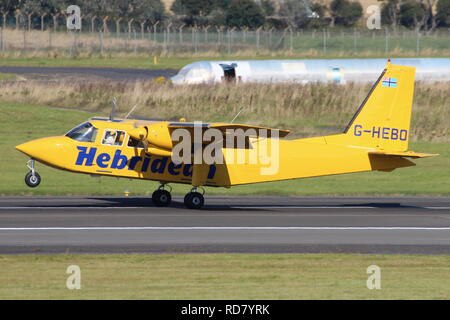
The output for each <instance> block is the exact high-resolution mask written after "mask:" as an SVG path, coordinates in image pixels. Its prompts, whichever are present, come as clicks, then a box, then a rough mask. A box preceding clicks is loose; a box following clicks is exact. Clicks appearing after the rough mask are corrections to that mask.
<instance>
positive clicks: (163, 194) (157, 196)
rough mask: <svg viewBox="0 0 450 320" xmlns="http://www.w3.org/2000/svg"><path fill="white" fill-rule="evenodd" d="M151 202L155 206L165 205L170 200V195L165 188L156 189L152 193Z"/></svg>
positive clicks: (168, 203)
mask: <svg viewBox="0 0 450 320" xmlns="http://www.w3.org/2000/svg"><path fill="white" fill-rule="evenodd" d="M152 201H153V204H154V205H155V206H157V207H167V206H168V205H170V202H171V201H172V196H171V195H170V192H169V191H167V190H162V189H158V190H156V191H155V192H153V194H152Z"/></svg>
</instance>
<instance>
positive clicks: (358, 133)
mask: <svg viewBox="0 0 450 320" xmlns="http://www.w3.org/2000/svg"><path fill="white" fill-rule="evenodd" d="M361 128H362V125H359V124H357V125H355V130H354V132H353V134H354V135H355V136H360V135H361V134H362V133H361Z"/></svg>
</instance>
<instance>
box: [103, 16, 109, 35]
mask: <svg viewBox="0 0 450 320" xmlns="http://www.w3.org/2000/svg"><path fill="white" fill-rule="evenodd" d="M108 19H109V16H106V17H104V18H103V32H109V29H108V24H107V23H106V22H107V21H108Z"/></svg>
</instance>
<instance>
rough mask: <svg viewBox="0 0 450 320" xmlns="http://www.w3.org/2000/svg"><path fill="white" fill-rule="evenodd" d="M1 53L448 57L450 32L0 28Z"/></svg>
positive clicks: (449, 52) (386, 29)
mask: <svg viewBox="0 0 450 320" xmlns="http://www.w3.org/2000/svg"><path fill="white" fill-rule="evenodd" d="M0 53H3V54H8V53H16V54H17V53H19V54H25V55H26V54H39V53H40V54H49V55H50V54H53V53H59V54H64V55H68V56H77V55H83V54H84V55H91V54H100V55H115V54H120V53H126V54H148V55H164V56H168V55H178V54H180V55H181V54H183V55H185V54H193V55H198V56H202V55H203V56H214V55H217V56H220V55H228V56H234V55H236V56H258V55H261V56H267V55H273V56H275V55H296V56H299V55H302V56H323V57H343V56H380V55H393V56H402V55H404V56H420V55H427V56H448V55H449V54H450V30H439V29H438V30H435V31H434V32H432V33H427V34H424V33H420V32H415V31H411V30H396V31H393V30H391V29H389V28H384V29H380V30H364V29H356V28H355V29H350V30H349V29H346V30H334V29H320V30H292V29H285V30H274V29H269V30H266V29H262V28H259V29H257V30H249V29H235V28H230V29H226V28H208V27H206V28H189V29H188V28H183V27H179V28H172V27H170V26H169V27H164V28H157V27H150V26H148V27H147V28H142V29H141V28H139V29H138V28H130V29H129V30H126V31H125V32H124V31H122V30H121V31H104V30H102V31H81V32H80V31H76V32H73V31H58V30H56V31H55V30H53V28H47V29H42V30H34V29H27V28H25V29H20V28H14V29H12V28H4V27H1V28H0Z"/></svg>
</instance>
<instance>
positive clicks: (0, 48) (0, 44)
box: [0, 20, 5, 51]
mask: <svg viewBox="0 0 450 320" xmlns="http://www.w3.org/2000/svg"><path fill="white" fill-rule="evenodd" d="M4 24H5V22H4V20H3V26H1V27H0V51H3V28H4Z"/></svg>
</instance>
